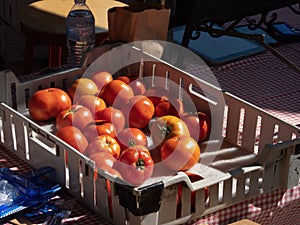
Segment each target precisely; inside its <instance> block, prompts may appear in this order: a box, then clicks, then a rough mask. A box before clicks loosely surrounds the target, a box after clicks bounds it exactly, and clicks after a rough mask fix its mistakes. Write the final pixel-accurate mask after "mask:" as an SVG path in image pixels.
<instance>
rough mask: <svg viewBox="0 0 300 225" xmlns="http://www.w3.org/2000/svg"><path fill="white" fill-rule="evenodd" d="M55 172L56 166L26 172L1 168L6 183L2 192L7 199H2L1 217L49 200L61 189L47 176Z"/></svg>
mask: <svg viewBox="0 0 300 225" xmlns="http://www.w3.org/2000/svg"><path fill="white" fill-rule="evenodd" d="M53 172H55V170H54V168H52V167H49V166H45V167H41V168H39V169H36V170H33V171H30V172H28V173H24V174H20V173H17V172H14V171H11V170H10V169H9V168H1V169H0V181H1V182H2V184H4V185H2V190H1V189H0V194H1V196H2V197H3V200H5V201H0V219H1V218H4V217H6V216H9V215H11V214H13V213H16V212H19V211H21V210H23V209H26V208H28V207H33V206H37V205H40V204H42V203H44V202H47V201H49V199H51V198H52V197H53V196H54V194H55V193H56V192H58V191H59V190H60V189H61V187H60V185H59V184H57V183H54V182H52V181H51V180H49V179H47V178H46V175H47V174H49V173H53ZM5 197H6V198H7V199H5Z"/></svg>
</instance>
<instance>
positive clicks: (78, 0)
mask: <svg viewBox="0 0 300 225" xmlns="http://www.w3.org/2000/svg"><path fill="white" fill-rule="evenodd" d="M74 3H75V4H74V5H73V7H72V9H71V11H73V10H89V11H91V10H90V8H89V7H88V5H87V4H86V0H74Z"/></svg>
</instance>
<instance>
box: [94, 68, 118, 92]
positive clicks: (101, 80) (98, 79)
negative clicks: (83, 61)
mask: <svg viewBox="0 0 300 225" xmlns="http://www.w3.org/2000/svg"><path fill="white" fill-rule="evenodd" d="M91 79H92V80H93V81H94V82H95V84H96V85H97V87H98V89H99V91H101V90H102V88H103V87H104V86H105V85H106V84H108V83H109V82H111V81H112V80H113V76H112V74H111V73H110V72H108V71H98V72H95V73H94V74H92V76H91Z"/></svg>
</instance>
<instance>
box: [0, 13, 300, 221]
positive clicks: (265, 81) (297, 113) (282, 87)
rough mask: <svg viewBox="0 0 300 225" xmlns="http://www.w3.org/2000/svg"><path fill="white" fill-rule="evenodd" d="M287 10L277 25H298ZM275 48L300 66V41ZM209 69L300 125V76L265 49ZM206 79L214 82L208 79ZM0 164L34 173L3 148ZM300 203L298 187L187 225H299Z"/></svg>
mask: <svg viewBox="0 0 300 225" xmlns="http://www.w3.org/2000/svg"><path fill="white" fill-rule="evenodd" d="M287 10H288V9H282V10H278V21H285V22H288V23H290V24H291V25H294V26H297V27H300V19H299V18H297V15H295V14H293V13H291V11H287ZM275 49H276V50H277V51H279V52H280V53H282V54H283V55H284V56H285V57H287V58H288V59H289V60H291V61H292V62H293V63H295V64H296V65H298V66H300V43H289V44H284V45H279V46H277V47H275ZM201 69H202V68H198V67H197V65H194V66H188V67H187V68H186V71H187V72H189V73H191V74H196V75H199V71H201ZM211 70H212V72H213V73H214V75H215V77H216V79H217V81H218V83H219V85H220V87H221V88H222V89H224V90H225V91H228V92H231V93H233V94H235V95H236V96H238V97H240V98H242V99H244V100H246V101H249V102H250V103H253V104H255V105H257V106H259V107H261V108H263V109H264V110H266V111H268V112H270V113H271V114H273V115H275V116H277V117H279V118H281V119H283V120H285V121H286V122H288V123H291V124H293V125H299V124H300V97H299V96H300V79H299V77H300V74H298V73H296V72H295V71H294V70H292V69H291V68H289V67H288V66H287V65H286V64H284V63H283V62H282V61H280V60H279V59H278V58H276V57H275V56H274V55H272V54H271V53H270V52H268V51H266V52H263V53H260V54H257V55H254V56H251V57H247V58H243V59H240V60H237V61H234V62H231V63H227V64H225V65H219V66H214V67H211ZM200 76H201V73H200ZM27 78H28V77H26V79H27ZM202 78H203V77H202ZM203 79H208V80H209V79H210V78H209V77H208V76H206V75H204V78H203ZM0 166H1V167H14V168H18V169H20V170H21V171H28V170H30V169H31V168H30V166H28V165H26V164H25V163H24V162H23V161H21V160H20V159H18V158H17V157H16V156H14V155H11V153H10V152H9V151H8V150H6V149H4V148H3V147H2V146H0ZM62 197H63V198H65V199H66V200H70V199H72V197H71V196H69V195H68V194H65V193H63V196H62ZM299 199H300V184H299V185H297V186H295V187H293V188H291V189H288V190H286V191H283V190H275V191H272V192H270V193H266V194H263V195H262V196H260V197H257V198H255V199H252V200H247V201H244V202H241V203H239V204H236V205H234V206H230V207H228V208H226V209H223V210H220V211H218V212H215V213H212V214H209V215H206V216H204V217H202V218H200V219H198V220H195V221H191V222H190V223H188V224H195V225H197V224H209V225H222V224H228V223H231V222H234V221H237V220H240V219H244V218H249V219H251V220H253V221H254V222H257V223H259V224H262V225H282V224H287V225H290V224H291V225H292V224H293V225H296V224H300V200H299ZM73 209H74V210H73V211H72V214H71V215H70V217H69V218H68V219H69V221H66V224H79V225H80V224H83V225H89V224H91V225H96V224H101V225H105V224H107V225H108V224H110V223H109V222H108V221H106V220H104V219H103V218H101V217H99V216H98V215H96V214H94V213H93V212H91V211H89V210H88V209H87V208H86V207H85V206H84V205H82V204H81V203H79V202H77V201H75V202H74V206H73ZM7 224H11V223H7Z"/></svg>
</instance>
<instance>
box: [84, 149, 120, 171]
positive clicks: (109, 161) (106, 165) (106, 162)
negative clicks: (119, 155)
mask: <svg viewBox="0 0 300 225" xmlns="http://www.w3.org/2000/svg"><path fill="white" fill-rule="evenodd" d="M89 158H90V159H91V160H93V161H95V164H96V168H98V169H102V170H108V169H111V168H112V167H113V165H114V163H115V162H116V159H115V158H114V157H113V156H112V155H111V154H110V153H108V152H105V151H103V152H97V153H94V154H92V155H90V156H89Z"/></svg>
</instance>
